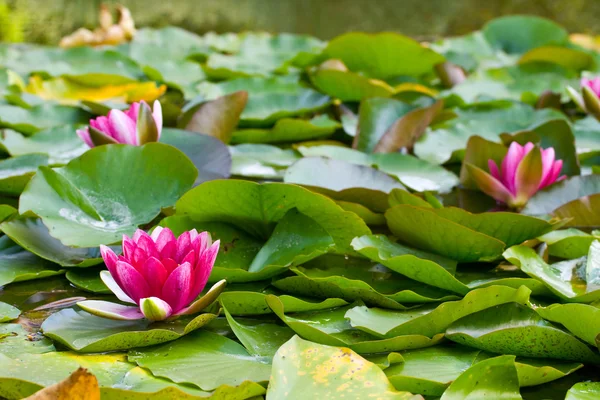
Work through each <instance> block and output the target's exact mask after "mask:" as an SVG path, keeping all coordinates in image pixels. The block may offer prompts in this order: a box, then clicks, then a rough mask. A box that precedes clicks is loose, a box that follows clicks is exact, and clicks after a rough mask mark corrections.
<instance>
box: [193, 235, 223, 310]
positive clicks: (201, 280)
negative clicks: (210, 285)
mask: <svg viewBox="0 0 600 400" xmlns="http://www.w3.org/2000/svg"><path fill="white" fill-rule="evenodd" d="M220 244H221V241H220V240H217V241H216V242H215V243H214V244H213V245H212V246H210V247H209V248H208V249H207V250H206V251H205V252H203V253H202V255H201V256H200V259H199V260H198V263H197V264H196V266H195V268H194V284H193V288H192V290H191V292H190V299H189V301H188V303H189V302H191V301H193V300H194V299H195V298H196V297H198V295H199V294H200V293H201V292H202V290H204V287H205V286H206V283H207V282H208V278H209V277H210V274H211V272H212V269H213V266H214V265H215V260H216V259H217V255H218V254H219V246H220Z"/></svg>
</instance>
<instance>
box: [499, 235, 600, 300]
mask: <svg viewBox="0 0 600 400" xmlns="http://www.w3.org/2000/svg"><path fill="white" fill-rule="evenodd" d="M592 251H593V250H592V248H591V247H590V252H592ZM597 257H598V255H597V254H596V252H594V253H593V254H591V255H590V256H589V257H588V258H587V260H586V259H585V258H581V259H575V260H567V261H562V262H559V263H555V264H552V265H550V264H547V263H546V262H545V261H544V260H543V259H542V258H541V257H540V256H539V255H538V254H536V252H535V251H534V250H533V249H531V248H529V247H526V246H513V247H511V248H510V249H508V250H506V251H505V252H504V258H506V259H507V260H508V261H510V262H511V263H513V264H514V265H516V266H518V267H519V268H521V270H522V271H523V272H525V273H526V274H527V275H529V276H531V277H532V278H535V279H538V280H540V281H541V282H542V283H543V284H544V285H546V286H547V287H548V289H549V290H550V291H551V292H552V293H554V294H555V295H556V296H558V297H560V298H561V299H563V300H565V301H567V302H575V303H579V302H592V301H595V300H598V299H600V290H598V287H597V282H596V281H593V282H586V277H585V273H584V274H583V276H581V274H580V273H579V272H578V269H579V268H581V266H585V265H586V264H587V265H588V269H589V268H590V267H592V268H593V267H594V265H593V263H594V262H597V261H594V259H595V258H597Z"/></svg>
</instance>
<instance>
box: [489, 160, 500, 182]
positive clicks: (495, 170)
mask: <svg viewBox="0 0 600 400" xmlns="http://www.w3.org/2000/svg"><path fill="white" fill-rule="evenodd" d="M488 169H489V170H490V174H492V176H493V177H494V178H496V179H498V180H501V179H502V178H501V177H500V171H499V170H498V165H497V164H496V162H495V161H494V160H488Z"/></svg>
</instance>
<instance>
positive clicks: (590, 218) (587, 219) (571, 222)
mask: <svg viewBox="0 0 600 400" xmlns="http://www.w3.org/2000/svg"><path fill="white" fill-rule="evenodd" d="M599 204H600V193H597V194H593V195H590V196H585V197H581V198H579V199H577V200H573V201H570V202H568V203H567V204H563V205H562V206H560V207H558V208H557V209H556V210H554V211H553V212H552V215H553V216H555V217H557V218H561V219H563V220H565V221H566V224H565V225H564V226H577V227H580V228H586V227H591V228H595V227H600V216H598V214H597V212H596V210H597V208H598V205H599Z"/></svg>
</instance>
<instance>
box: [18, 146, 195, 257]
mask: <svg viewBox="0 0 600 400" xmlns="http://www.w3.org/2000/svg"><path fill="white" fill-rule="evenodd" d="M90 165H93V166H94V168H90V167H89V166H90ZM196 175H197V173H196V170H195V167H194V166H193V164H192V163H191V162H190V161H189V160H188V159H187V157H185V155H184V154H183V153H181V152H180V151H178V150H177V149H175V148H173V147H171V146H167V145H164V144H160V143H149V144H147V145H144V146H141V147H137V146H128V145H110V146H99V147H95V148H93V149H92V150H90V151H88V152H86V153H84V154H83V155H82V156H81V157H79V158H77V159H74V160H72V161H71V162H69V164H67V166H66V167H64V168H60V169H50V168H47V167H42V168H40V169H39V170H38V173H37V174H36V176H35V177H34V178H33V179H32V180H31V183H30V184H29V185H28V188H27V190H26V191H25V193H23V195H22V196H21V200H20V204H19V207H20V208H19V210H20V212H21V213H25V212H27V211H33V212H35V213H36V214H37V215H39V216H40V217H41V218H42V221H44V224H45V225H46V226H48V227H49V229H50V232H52V235H53V236H54V237H56V238H57V239H59V240H60V241H61V242H62V243H63V244H65V245H72V246H81V247H92V246H97V245H99V244H102V243H104V244H109V243H114V242H116V241H120V240H121V238H122V235H123V234H128V235H131V234H133V232H134V231H135V229H136V228H137V227H138V225H140V224H144V223H148V222H150V221H151V220H152V219H153V218H155V217H156V216H157V215H158V214H159V212H160V209H161V208H162V207H168V206H171V205H173V204H174V202H175V200H176V199H177V198H179V196H181V195H182V194H183V193H184V192H185V191H186V190H188V189H189V188H190V187H191V185H192V183H193V182H194V180H195V179H196ZM123 185H125V186H126V187H127V190H126V191H123V187H124V186H123ZM84 193H85V195H84ZM42 198H43V202H40V199H42ZM150 200H151V201H150Z"/></svg>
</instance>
